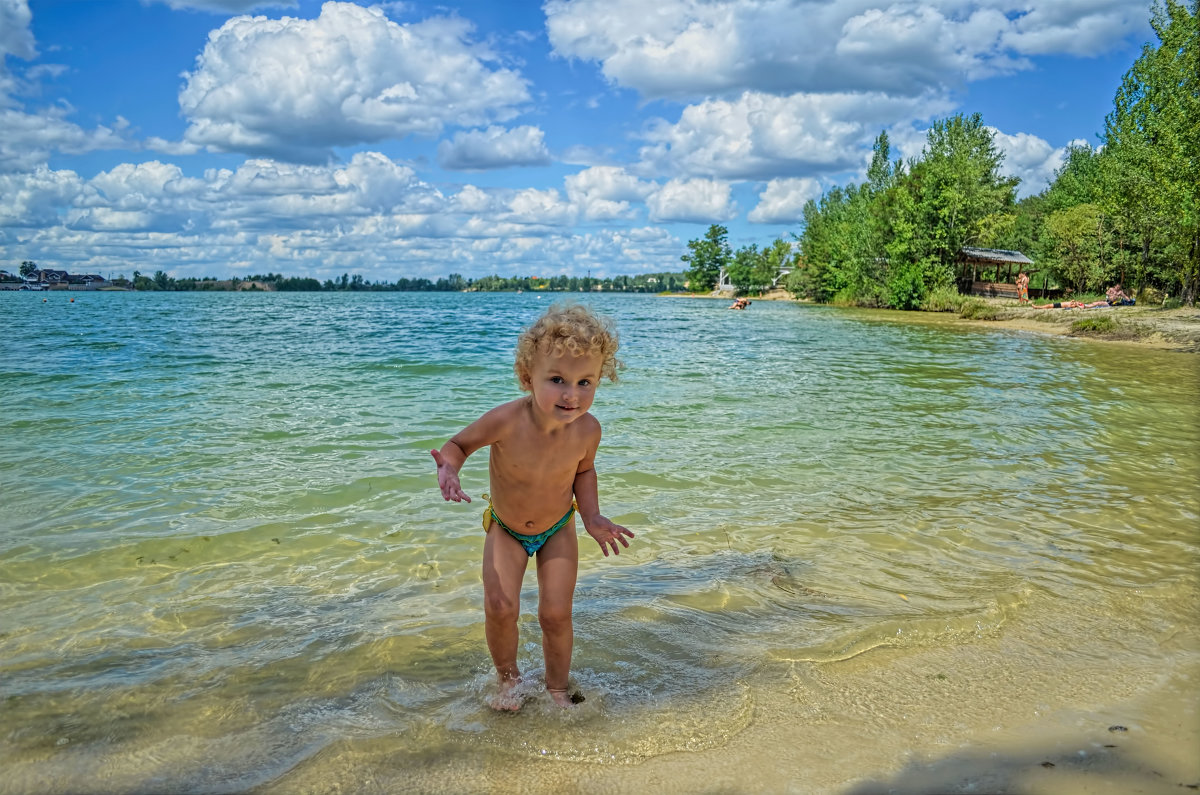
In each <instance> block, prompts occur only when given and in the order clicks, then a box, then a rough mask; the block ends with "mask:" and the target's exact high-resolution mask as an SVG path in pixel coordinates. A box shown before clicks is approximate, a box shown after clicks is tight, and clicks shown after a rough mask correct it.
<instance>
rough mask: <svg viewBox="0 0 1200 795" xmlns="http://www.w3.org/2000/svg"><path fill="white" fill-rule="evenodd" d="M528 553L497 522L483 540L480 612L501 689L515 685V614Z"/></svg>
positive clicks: (516, 669) (519, 610)
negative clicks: (482, 615) (481, 608)
mask: <svg viewBox="0 0 1200 795" xmlns="http://www.w3.org/2000/svg"><path fill="white" fill-rule="evenodd" d="M528 563H529V556H528V555H527V554H525V550H524V549H522V548H521V545H520V544H518V543H517V542H516V539H514V538H512V537H511V536H509V535H508V534H507V533H505V532H504V531H503V530H501V529H500V528H499V527H496V525H494V524H493V525H492V529H491V530H489V531H488V534H487V538H486V539H485V540H484V542H483V614H484V634H485V636H486V637H487V645H488V651H490V652H491V653H492V662H493V663H495V665H496V673H497V674H498V675H499V677H500V686H501V689H502V690H507V689H509V688H511V687H512V686H513V685H514V684H516V681H517V679H518V678H519V677H520V675H521V671H520V670H519V669H518V668H517V617H518V616H519V615H520V613H521V580H522V579H523V578H524V577H525V566H526V565H527V564H528Z"/></svg>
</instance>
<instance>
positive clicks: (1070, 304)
mask: <svg viewBox="0 0 1200 795" xmlns="http://www.w3.org/2000/svg"><path fill="white" fill-rule="evenodd" d="M1109 305H1110V304H1109V303H1108V301H1093V302H1092V303H1090V304H1085V303H1084V302H1083V301H1058V302H1056V303H1053V304H1030V305H1029V306H1030V308H1031V309H1095V308H1096V307H1098V306H1109Z"/></svg>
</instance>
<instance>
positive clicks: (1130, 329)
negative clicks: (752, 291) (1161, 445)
mask: <svg viewBox="0 0 1200 795" xmlns="http://www.w3.org/2000/svg"><path fill="white" fill-rule="evenodd" d="M752 300H756V301H757V300H761V301H792V300H795V299H793V298H792V297H791V295H790V294H789V293H787V292H785V291H783V290H775V291H772V292H770V293H767V294H766V295H764V296H762V297H761V298H755V299H752ZM974 300H977V301H982V302H983V303H985V304H987V305H988V306H989V307H994V308H995V311H996V316H995V317H994V318H990V319H987V320H982V319H967V318H963V317H959V316H958V315H957V314H956V313H952V312H895V311H894V310H889V311H887V314H889V315H894V316H896V317H897V318H903V319H904V320H906V321H912V322H917V323H920V322H933V323H958V324H962V325H969V326H978V327H986V328H995V329H1009V330H1013V331H1028V332H1035V333H1039V334H1056V335H1064V336H1072V337H1079V338H1086V339H1093V340H1100V341H1103V342H1113V343H1123V344H1134V345H1142V346H1148V347H1152V348H1159V349H1163V350H1174V351H1185V352H1189V353H1200V308H1197V307H1187V306H1184V307H1178V308H1174V309H1163V308H1161V307H1158V306H1119V307H1097V308H1095V309H1032V308H1030V307H1029V306H1022V305H1020V304H1018V303H1017V302H1016V301H1013V300H1010V299H1004V298H978V297H977V298H975V299H974ZM1087 318H1111V319H1112V320H1113V322H1114V324H1115V328H1114V329H1112V330H1111V331H1106V332H1084V331H1079V330H1077V329H1074V328H1072V327H1073V326H1074V324H1075V323H1077V322H1078V321H1080V320H1084V319H1087Z"/></svg>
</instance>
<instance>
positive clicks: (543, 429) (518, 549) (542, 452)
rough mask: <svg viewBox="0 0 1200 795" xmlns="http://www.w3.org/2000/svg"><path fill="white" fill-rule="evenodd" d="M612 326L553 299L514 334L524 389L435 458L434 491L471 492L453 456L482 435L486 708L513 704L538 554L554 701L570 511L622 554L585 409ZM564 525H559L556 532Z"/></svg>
mask: <svg viewBox="0 0 1200 795" xmlns="http://www.w3.org/2000/svg"><path fill="white" fill-rule="evenodd" d="M617 347H618V341H617V334H616V331H615V330H614V329H613V328H612V326H611V325H610V324H609V323H608V322H607V321H605V320H603V319H602V318H599V317H597V316H596V315H594V314H592V313H591V312H590V311H589V310H588V309H587V308H586V307H583V306H578V305H569V306H552V307H550V309H549V310H548V311H547V312H546V313H545V314H544V315H542V317H541V318H539V319H538V320H537V322H535V323H534V324H533V325H532V326H530V327H529V328H528V329H526V330H525V331H524V332H522V334H521V336H520V337H519V338H518V340H517V357H516V363H515V365H514V369H515V370H516V374H517V381H518V382H519V384H520V386H521V389H522V390H523V391H525V392H528V393H529V394H528V395H526V396H525V397H522V398H518V399H516V400H513V401H510V402H508V403H505V404H503V405H500V406H497V407H496V408H494V409H492V410H491V411H488V412H487V413H485V414H484V415H483V416H482V417H480V418H479V419H477V420H475V421H474V422H472V423H471V424H470V425H468V426H467V427H466V428H464V429H463V430H461V431H459V432H458V433H457V434H456V435H455V436H454V437H453V438H452V439H450V441H448V442H446V444H444V445H443V446H442V449H441V450H431V451H430V453H431V454H432V455H433V460H434V461H435V462H436V463H437V477H438V487H439V488H440V489H441V491H442V497H443V498H445V499H446V500H453V501H454V502H463V501H465V502H470V501H471V498H470V497H468V496H467V494H466V493H465V492H464V491H463V490H462V486H461V485H460V483H459V479H458V473H459V470H460V469H462V465H463V462H465V461H466V460H467V458H468V457H469V456H470V455H471V454H472V453H474V452H475V451H476V450H479V449H481V448H483V447H490V448H491V450H490V453H489V459H488V473H489V478H490V481H491V496H489V495H487V494H484V495H483V498H484V499H485V500H488V506H487V509H486V510H484V512H483V529H484V531H485V532H486V534H487V535H486V538H485V539H484V542H483V603H484V619H485V622H484V632H485V635H486V637H487V644H488V650H489V651H490V652H491V655H492V662H493V663H494V664H495V666H496V674H497V676H498V677H499V680H500V692H499V694H498V696H497V697H496V698H495V699H494V700H493V702H492V706H493V707H494V708H496V709H507V710H517V709H520V707H521V702H522V698H521V695H520V694H519V693H518V692H516V688H517V685H518V684H520V682H521V672H520V670H519V669H518V667H517V617H518V615H519V614H520V609H521V605H520V600H521V581H522V580H523V579H524V577H525V569H526V566H527V564H528V562H529V559H530V558H532V557H534V556H536V557H537V579H538V622H539V623H540V624H541V627H542V652H543V655H544V657H545V661H546V673H545V679H546V691H547V692H548V693H550V696H551V697H552V698H553V699H554V702H555V703H556V704H558V705H559V706H563V707H566V706H570V705H571V703H572V701H580V700H582V698H581V697H580V696H579V694H578V693H576V694H574V698H572V696H570V695H568V693H567V687H568V684H569V674H570V667H571V649H572V646H573V643H574V631H573V628H572V625H571V603H572V599H573V597H574V594H575V578H576V574H577V571H578V568H579V545H578V539H577V538H576V536H575V521H574V517H575V513H576V512H578V513H579V515H580V517H581V518H582V519H583V526H584V529H585V530H587V532H588V535H590V536H591V537H592V538H594V539H596V543H598V544H599V545H600V549H601V550H602V551H603V552H604V556H605V557H608V553H609V550H610V549H611V550H612V552H613V553H614V554H620V551H621V546H625V547H628V546H629V540H628V539H630V538H633V533H631V532H630V531H628V530H626V529H625V528H624V527H621V526H620V525H618V524H614V523H613V522H611V521H610V520H608V519H607V518H605V517H604V516H601V515H600V498H599V496H598V493H597V484H596V469H595V459H596V449H597V447H598V446H599V445H600V423H599V421H597V420H596V418H595V417H594V416H592V415H591V414H590V413H588V409H589V408H591V405H592V401H593V400H594V399H595V396H596V387H597V386H598V385H599V383H600V379H601V378H602V377H607V378H608V379H609V380H610V381H614V382H615V381H616V380H617V367H618V366H619V364H620V363H619V362H618V361H617V358H616V353H617ZM560 530H565V531H566V532H559V531H560Z"/></svg>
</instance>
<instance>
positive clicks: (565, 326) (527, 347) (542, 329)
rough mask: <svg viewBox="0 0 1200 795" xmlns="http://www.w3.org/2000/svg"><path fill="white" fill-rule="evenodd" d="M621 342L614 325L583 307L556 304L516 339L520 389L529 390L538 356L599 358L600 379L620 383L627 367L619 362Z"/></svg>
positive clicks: (514, 365) (516, 364) (579, 305)
mask: <svg viewBox="0 0 1200 795" xmlns="http://www.w3.org/2000/svg"><path fill="white" fill-rule="evenodd" d="M618 347H620V341H619V340H618V338H617V330H616V328H615V327H614V326H613V324H612V321H611V320H609V319H608V318H606V317H603V316H601V315H597V314H594V313H593V312H592V311H591V310H590V309H588V308H587V307H585V306H583V305H581V304H555V305H553V306H551V307H550V308H549V309H547V310H546V313H545V314H544V315H542V316H541V317H540V318H538V319H537V321H536V322H535V323H534V324H533V325H532V326H530V327H529V328H527V329H525V330H524V331H523V332H521V336H520V337H518V338H517V360H516V362H515V363H514V364H513V370H514V371H515V372H516V374H517V382H518V383H520V385H521V389H522V390H524V391H526V392H528V391H529V389H530V384H529V373H530V371H531V370H532V368H533V359H534V357H535V356H537V355H538V354H549V355H553V356H561V355H562V354H564V353H570V354H571V355H572V356H582V355H585V354H598V355H599V356H600V357H601V359H602V360H603V362H602V364H601V366H600V377H601V378H608V380H610V381H612V382H614V383H615V382H616V380H617V370H618V369H619V368H621V367H624V366H625V365H624V364H623V363H622V362H621V361H620V360H619V359H618V358H617V348H618Z"/></svg>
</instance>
